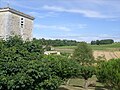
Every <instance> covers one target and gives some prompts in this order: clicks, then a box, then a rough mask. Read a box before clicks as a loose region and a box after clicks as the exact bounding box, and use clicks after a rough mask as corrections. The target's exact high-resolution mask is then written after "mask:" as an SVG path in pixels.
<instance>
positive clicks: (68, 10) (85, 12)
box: [43, 5, 113, 18]
mask: <svg viewBox="0 0 120 90" xmlns="http://www.w3.org/2000/svg"><path fill="white" fill-rule="evenodd" d="M43 9H45V10H50V11H54V12H66V13H76V14H81V15H83V16H85V17H90V18H113V17H112V16H107V15H103V14H101V13H100V12H98V11H93V10H87V9H72V8H64V7H58V6H48V5H45V6H43Z"/></svg>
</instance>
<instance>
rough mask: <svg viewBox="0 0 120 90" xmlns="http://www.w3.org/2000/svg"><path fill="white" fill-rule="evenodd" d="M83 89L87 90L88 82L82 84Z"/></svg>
mask: <svg viewBox="0 0 120 90" xmlns="http://www.w3.org/2000/svg"><path fill="white" fill-rule="evenodd" d="M84 89H86V90H87V89H88V80H85V83H84Z"/></svg>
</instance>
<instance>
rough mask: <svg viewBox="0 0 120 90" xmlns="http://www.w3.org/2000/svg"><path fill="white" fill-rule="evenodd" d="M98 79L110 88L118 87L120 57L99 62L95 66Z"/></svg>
mask: <svg viewBox="0 0 120 90" xmlns="http://www.w3.org/2000/svg"><path fill="white" fill-rule="evenodd" d="M96 76H97V78H98V80H99V81H100V82H101V83H103V84H105V85H106V86H108V87H110V88H111V89H112V90H119V89H120V59H111V60H110V61H108V62H101V63H100V64H98V67H97V74H96Z"/></svg>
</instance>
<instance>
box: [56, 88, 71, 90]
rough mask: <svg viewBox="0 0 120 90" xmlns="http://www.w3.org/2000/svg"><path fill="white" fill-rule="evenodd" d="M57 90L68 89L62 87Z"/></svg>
mask: <svg viewBox="0 0 120 90" xmlns="http://www.w3.org/2000/svg"><path fill="white" fill-rule="evenodd" d="M58 90H69V89H67V88H64V87H60V88H59V89H58Z"/></svg>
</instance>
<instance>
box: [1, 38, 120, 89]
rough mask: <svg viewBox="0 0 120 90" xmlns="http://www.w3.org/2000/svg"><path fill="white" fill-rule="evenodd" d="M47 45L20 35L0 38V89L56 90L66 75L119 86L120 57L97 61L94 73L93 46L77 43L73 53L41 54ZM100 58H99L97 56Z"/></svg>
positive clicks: (87, 84)
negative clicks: (95, 76) (93, 77)
mask: <svg viewBox="0 0 120 90" xmlns="http://www.w3.org/2000/svg"><path fill="white" fill-rule="evenodd" d="M47 46H48V47H47ZM47 49H49V45H47V44H46V47H45V45H44V44H42V43H41V42H40V41H39V40H37V39H33V41H23V40H22V39H21V38H20V37H17V36H15V37H10V38H9V39H7V40H6V41H4V40H0V90H56V89H57V88H58V87H59V86H60V85H61V84H62V83H63V82H64V81H66V80H67V79H69V78H76V77H77V78H81V77H82V78H83V79H84V80H85V84H84V88H86V89H87V88H88V86H89V83H88V79H89V78H91V77H92V76H93V75H95V74H96V75H97V78H98V80H99V81H100V82H101V83H103V84H105V85H106V86H108V87H110V88H112V89H113V90H119V88H120V69H119V68H120V59H112V60H110V61H108V62H104V61H100V62H98V65H97V69H96V72H95V68H96V67H94V62H95V60H94V57H93V53H92V49H91V48H90V47H89V45H88V44H87V43H85V42H80V43H79V44H78V45H77V47H76V49H75V51H74V53H73V55H72V56H69V54H62V55H48V56H46V55H43V53H44V51H45V50H47ZM99 60H101V58H99ZM102 60H103V58H102Z"/></svg>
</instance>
